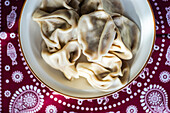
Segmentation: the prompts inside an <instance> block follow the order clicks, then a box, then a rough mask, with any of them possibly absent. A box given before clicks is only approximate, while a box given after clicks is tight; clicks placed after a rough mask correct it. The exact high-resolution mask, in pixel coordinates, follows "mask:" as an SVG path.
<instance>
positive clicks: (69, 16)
mask: <svg viewBox="0 0 170 113" xmlns="http://www.w3.org/2000/svg"><path fill="white" fill-rule="evenodd" d="M78 18H79V16H78V14H77V13H76V12H75V11H73V10H67V9H61V10H57V11H55V12H53V13H47V12H44V11H42V10H39V9H38V10H37V11H36V12H35V13H34V15H33V19H34V21H36V22H38V23H39V25H40V27H41V34H42V38H43V39H44V41H45V43H46V44H47V46H48V49H49V51H50V52H55V51H57V50H58V49H61V48H62V47H63V46H64V45H65V44H66V43H67V42H68V41H70V40H75V39H76V38H77V36H76V33H75V32H76V31H75V28H76V27H77V21H78Z"/></svg>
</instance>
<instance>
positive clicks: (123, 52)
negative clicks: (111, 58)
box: [109, 28, 133, 60]
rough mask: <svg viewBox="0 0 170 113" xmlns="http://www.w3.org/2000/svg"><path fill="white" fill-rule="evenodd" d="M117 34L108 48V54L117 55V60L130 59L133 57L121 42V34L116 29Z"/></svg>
mask: <svg viewBox="0 0 170 113" xmlns="http://www.w3.org/2000/svg"><path fill="white" fill-rule="evenodd" d="M116 31H117V34H116V37H115V39H114V41H113V44H112V46H111V47H110V50H109V53H112V54H115V55H117V56H118V57H119V58H121V59H124V60H130V59H132V57H133V55H132V52H131V51H130V49H128V48H127V47H126V46H125V44H124V43H123V41H122V38H121V34H120V32H119V30H118V29H117V28H116Z"/></svg>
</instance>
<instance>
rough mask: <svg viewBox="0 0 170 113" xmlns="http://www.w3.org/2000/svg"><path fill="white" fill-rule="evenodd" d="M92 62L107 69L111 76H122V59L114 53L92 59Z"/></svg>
mask: <svg viewBox="0 0 170 113" xmlns="http://www.w3.org/2000/svg"><path fill="white" fill-rule="evenodd" d="M92 62H95V63H98V64H100V65H101V66H103V67H104V68H106V69H109V70H110V71H111V72H112V73H111V74H110V75H111V77H115V76H123V74H122V70H121V67H122V60H121V59H120V58H118V57H117V56H116V55H114V54H110V53H108V54H106V55H105V56H102V57H100V58H99V59H97V60H92Z"/></svg>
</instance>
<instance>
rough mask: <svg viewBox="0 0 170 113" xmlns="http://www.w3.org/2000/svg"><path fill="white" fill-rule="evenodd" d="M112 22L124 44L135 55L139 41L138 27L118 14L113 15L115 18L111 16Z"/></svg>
mask: <svg viewBox="0 0 170 113" xmlns="http://www.w3.org/2000/svg"><path fill="white" fill-rule="evenodd" d="M113 21H114V22H115V24H116V26H117V27H118V29H119V31H120V34H121V38H122V40H123V42H124V44H125V45H126V47H128V48H129V49H130V50H131V51H132V53H133V54H135V53H136V51H137V49H138V46H139V39H140V30H139V28H138V26H137V25H136V24H135V23H134V22H132V21H131V20H130V19H128V18H126V17H124V16H122V15H119V14H115V16H113Z"/></svg>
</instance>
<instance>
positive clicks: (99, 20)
mask: <svg viewBox="0 0 170 113" xmlns="http://www.w3.org/2000/svg"><path fill="white" fill-rule="evenodd" d="M82 26H83V27H82ZM115 28H116V26H115V24H114V22H113V20H112V18H111V16H110V15H109V14H107V13H106V12H104V11H95V12H93V13H90V14H86V15H83V16H82V17H81V18H80V19H79V23H78V42H79V43H80V45H81V46H82V50H83V53H84V54H85V55H86V56H87V58H88V59H89V60H96V59H98V58H99V57H101V56H103V55H105V54H106V53H107V52H108V50H109V49H110V47H111V45H112V43H113V41H114V38H115V35H116V31H115Z"/></svg>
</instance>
